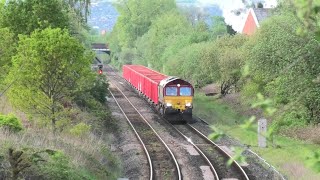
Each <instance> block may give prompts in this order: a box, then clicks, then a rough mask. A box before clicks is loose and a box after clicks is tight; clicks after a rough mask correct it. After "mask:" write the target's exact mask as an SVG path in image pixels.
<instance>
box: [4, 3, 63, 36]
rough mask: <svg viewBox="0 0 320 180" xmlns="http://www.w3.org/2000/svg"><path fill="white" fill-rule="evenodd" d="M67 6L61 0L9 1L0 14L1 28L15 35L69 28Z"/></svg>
mask: <svg viewBox="0 0 320 180" xmlns="http://www.w3.org/2000/svg"><path fill="white" fill-rule="evenodd" d="M66 7H67V6H64V4H63V2H62V1H60V0H50V1H47V0H26V1H24V0H9V1H8V2H7V3H6V4H5V7H4V8H3V9H2V12H1V13H0V14H1V15H2V21H1V22H0V25H1V27H8V28H9V29H10V31H12V32H13V33H14V34H15V35H18V34H31V32H33V31H34V30H36V29H45V28H47V27H52V28H68V27H69V17H68V15H67V8H66Z"/></svg>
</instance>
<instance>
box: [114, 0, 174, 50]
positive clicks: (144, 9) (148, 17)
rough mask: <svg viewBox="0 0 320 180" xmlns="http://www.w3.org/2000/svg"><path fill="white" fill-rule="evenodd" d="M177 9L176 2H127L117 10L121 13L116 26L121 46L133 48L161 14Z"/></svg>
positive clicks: (164, 0)
mask: <svg viewBox="0 0 320 180" xmlns="http://www.w3.org/2000/svg"><path fill="white" fill-rule="evenodd" d="M174 7H175V1H174V0H163V1H158V0H125V1H122V3H121V4H120V5H118V6H117V9H118V11H119V13H120V15H119V17H118V20H117V24H116V26H117V27H118V28H117V30H118V31H119V33H118V36H119V40H120V45H121V46H123V47H132V46H133V45H134V41H135V40H136V39H137V38H138V37H140V36H142V35H143V34H144V33H146V32H147V31H148V30H149V27H150V26H151V23H152V21H153V20H154V19H156V18H157V17H158V16H160V15H161V14H164V13H166V12H168V11H169V10H171V9H172V8H174Z"/></svg>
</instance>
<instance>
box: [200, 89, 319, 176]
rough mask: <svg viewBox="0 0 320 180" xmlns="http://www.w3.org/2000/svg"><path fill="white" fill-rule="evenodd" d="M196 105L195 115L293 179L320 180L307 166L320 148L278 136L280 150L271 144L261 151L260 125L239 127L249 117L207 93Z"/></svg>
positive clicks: (276, 141)
mask: <svg viewBox="0 0 320 180" xmlns="http://www.w3.org/2000/svg"><path fill="white" fill-rule="evenodd" d="M194 106H195V108H194V114H195V115H197V116H199V117H201V118H203V119H205V120H206V121H207V122H208V123H209V124H211V125H215V126H216V127H218V128H219V129H221V130H223V131H224V133H226V134H227V135H230V136H232V137H233V138H235V139H237V140H239V141H240V142H242V143H243V144H247V145H250V146H251V149H252V150H253V151H254V152H256V153H257V154H259V155H260V156H262V157H263V158H264V159H265V160H267V162H269V163H270V164H272V165H273V166H275V167H276V168H277V170H280V172H282V173H283V174H285V175H286V176H287V177H288V178H289V179H320V174H319V173H318V174H317V173H316V172H315V171H313V170H312V169H311V168H309V167H308V166H307V165H306V163H305V162H306V158H307V157H308V156H310V155H311V153H312V152H315V151H318V150H319V149H320V146H319V145H316V144H311V143H308V142H303V141H299V140H296V139H292V138H288V137H283V136H275V141H274V144H276V145H278V147H272V146H271V143H268V145H269V147H268V148H259V147H258V146H257V139H258V138H257V125H253V126H252V127H250V128H249V130H246V129H243V128H240V127H239V125H240V124H242V123H243V122H244V121H245V120H246V119H248V117H243V116H241V115H239V114H237V113H236V112H235V111H234V110H232V109H231V108H230V107H229V106H228V105H226V104H223V103H221V102H218V101H217V100H216V98H215V97H207V96H205V95H203V94H196V96H195V99H194Z"/></svg>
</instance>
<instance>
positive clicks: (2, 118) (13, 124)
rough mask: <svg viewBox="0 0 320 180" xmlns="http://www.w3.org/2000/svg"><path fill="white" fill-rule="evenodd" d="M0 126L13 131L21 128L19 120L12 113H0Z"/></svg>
mask: <svg viewBox="0 0 320 180" xmlns="http://www.w3.org/2000/svg"><path fill="white" fill-rule="evenodd" d="M0 127H4V128H8V129H9V130H11V131H14V132H18V131H21V130H22V129H23V128H22V123H21V121H20V120H19V119H18V118H17V117H16V116H14V115H13V114H9V115H2V114H0Z"/></svg>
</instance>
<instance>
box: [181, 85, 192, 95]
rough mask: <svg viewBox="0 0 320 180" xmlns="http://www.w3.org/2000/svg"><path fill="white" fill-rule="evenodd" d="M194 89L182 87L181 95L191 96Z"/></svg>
mask: <svg viewBox="0 0 320 180" xmlns="http://www.w3.org/2000/svg"><path fill="white" fill-rule="evenodd" d="M191 95H192V91H191V88H190V87H180V96H191Z"/></svg>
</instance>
